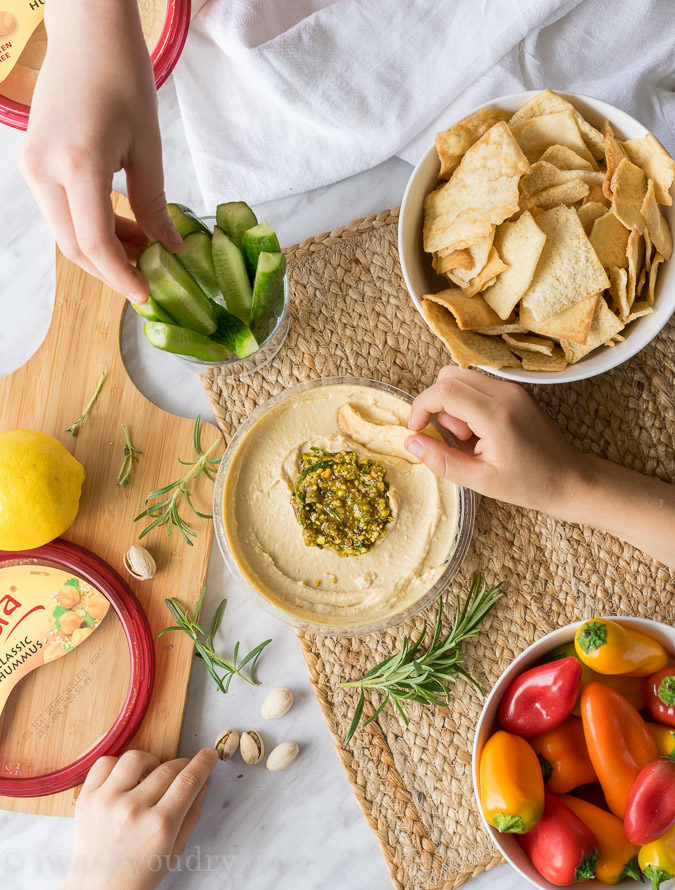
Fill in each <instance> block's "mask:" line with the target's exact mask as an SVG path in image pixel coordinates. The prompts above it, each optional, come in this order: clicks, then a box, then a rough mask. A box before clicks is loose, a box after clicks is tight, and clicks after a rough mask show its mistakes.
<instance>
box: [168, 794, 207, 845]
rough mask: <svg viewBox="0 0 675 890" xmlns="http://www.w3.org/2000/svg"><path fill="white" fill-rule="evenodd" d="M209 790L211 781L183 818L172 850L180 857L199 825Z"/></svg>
mask: <svg viewBox="0 0 675 890" xmlns="http://www.w3.org/2000/svg"><path fill="white" fill-rule="evenodd" d="M208 790H209V783H208V782H207V783H206V784H205V785H204V787H203V788H202V790H201V791H200V792H199V794H198V795H197V797H196V798H195V800H194V803H193V804H192V806H191V807H190V809H189V810H188V811H187V815H186V816H185V818H184V819H183V824H182V825H181V827H180V828H179V830H178V835H177V836H176V841H175V843H174V845H173V850H172V851H171V853H172V854H173V856H175V857H176V858H178V859H179V858H180V857H181V856H182V855H183V853H184V852H185V848H186V847H187V842H188V841H189V840H190V835H191V834H192V832H193V831H194V830H195V828H196V827H197V823H198V822H199V820H200V818H201V815H202V804H203V803H204V798H205V797H206V794H207V792H208Z"/></svg>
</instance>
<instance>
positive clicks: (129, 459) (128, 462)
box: [117, 423, 143, 488]
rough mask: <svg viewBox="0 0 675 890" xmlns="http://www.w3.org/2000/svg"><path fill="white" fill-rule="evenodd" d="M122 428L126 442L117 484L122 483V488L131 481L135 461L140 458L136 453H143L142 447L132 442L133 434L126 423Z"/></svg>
mask: <svg viewBox="0 0 675 890" xmlns="http://www.w3.org/2000/svg"><path fill="white" fill-rule="evenodd" d="M122 429H123V430H124V438H125V439H126V442H125V443H124V457H123V458H122V466H121V467H120V471H119V473H118V474H117V484H118V485H121V486H122V488H124V487H126V486H127V485H128V484H129V483H130V482H131V471H132V469H133V466H134V461H135V460H136V461H137V460H138V457H137V456H136V455H138V454H143V452H142V451H141V450H140V448H134V446H133V445H132V444H131V436H130V435H129V430H128V429H127V427H126V424H124V423H123V424H122Z"/></svg>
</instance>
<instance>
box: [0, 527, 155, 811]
mask: <svg viewBox="0 0 675 890" xmlns="http://www.w3.org/2000/svg"><path fill="white" fill-rule="evenodd" d="M40 576H42V577H40ZM40 597H42V600H40ZM34 602H35V603H37V602H43V603H46V606H45V605H35V606H33V603H34ZM31 606H32V608H31ZM36 628H39V630H37V631H36V630H35V629H36ZM0 644H1V649H0V693H2V695H0V698H2V703H3V704H4V707H3V708H2V711H1V712H0V752H1V754H2V757H1V758H0V795H6V796H8V797H36V796H41V795H47V794H55V793H56V792H59V791H65V790H66V789H68V788H73V787H75V786H76V785H79V784H80V783H81V782H83V781H84V779H85V777H86V775H87V773H88V771H89V769H90V768H91V766H92V764H93V763H94V761H95V760H97V759H98V758H99V757H101V756H102V755H106V754H108V755H116V754H119V753H121V752H122V751H123V750H124V748H125V747H126V746H127V745H128V744H129V742H130V741H131V739H132V738H133V736H134V735H135V733H136V731H137V730H138V728H139V726H140V724H141V721H142V720H143V717H144V716H145V713H146V711H147V709H148V704H149V702H150V695H151V693H152V687H153V682H154V676H155V654H154V645H153V639H152V634H151V632H150V627H149V625H148V622H147V619H146V617H145V614H144V613H143V610H142V609H141V606H140V604H139V602H138V600H137V599H136V597H135V596H134V594H133V593H132V591H131V589H130V588H129V586H128V585H127V584H126V582H125V581H124V580H123V579H122V578H121V577H120V576H119V575H118V574H117V572H115V571H114V570H113V569H112V568H111V567H110V566H109V565H108V564H107V563H105V562H103V560H101V559H99V557H97V556H95V555H94V554H93V553H91V552H90V551H88V550H85V549H84V548H83V547H79V546H77V545H76V544H71V543H70V542H67V541H63V540H56V541H53V542H52V543H51V544H47V545H45V546H44V547H39V548H37V549H35V550H30V551H16V552H8V551H0ZM23 662H26V663H23ZM17 678H18V679H17ZM9 689H11V692H9V695H7V693H8V691H9ZM5 699H6V700H5Z"/></svg>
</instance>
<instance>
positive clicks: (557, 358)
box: [514, 346, 567, 372]
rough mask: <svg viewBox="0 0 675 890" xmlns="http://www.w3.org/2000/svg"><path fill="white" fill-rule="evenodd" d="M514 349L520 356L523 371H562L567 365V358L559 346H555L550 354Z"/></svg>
mask: <svg viewBox="0 0 675 890" xmlns="http://www.w3.org/2000/svg"><path fill="white" fill-rule="evenodd" d="M514 351H515V353H516V355H518V356H520V360H521V361H522V363H523V370H524V371H549V372H551V371H564V370H565V368H566V367H567V358H566V357H565V353H564V352H563V351H562V349H561V348H560V346H556V347H555V348H554V349H553V351H552V352H551V354H550V355H547V354H545V353H541V352H527V351H525V350H520V349H515V350H514Z"/></svg>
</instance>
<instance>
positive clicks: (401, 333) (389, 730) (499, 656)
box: [202, 210, 675, 890]
mask: <svg viewBox="0 0 675 890" xmlns="http://www.w3.org/2000/svg"><path fill="white" fill-rule="evenodd" d="M397 220H398V211H396V210H393V211H386V212H383V213H380V214H378V215H377V216H372V217H369V218H367V219H362V220H357V221H356V222H353V223H351V224H350V225H348V226H344V227H342V228H340V229H336V230H335V231H333V232H331V233H329V234H325V235H320V236H319V237H317V238H312V239H309V240H307V241H304V242H303V243H302V244H299V245H297V246H295V247H292V248H290V249H289V250H288V251H287V252H286V255H287V258H288V274H289V281H290V290H291V294H292V305H293V310H292V321H291V328H290V333H289V336H288V339H287V341H286V344H285V345H284V347H283V349H282V350H281V352H280V353H279V355H278V356H277V357H276V359H274V361H273V362H272V363H271V364H269V365H268V366H267V367H265V368H264V369H263V370H262V371H261V372H260V373H258V374H255V375H252V376H250V377H248V378H245V379H243V380H239V381H228V380H224V379H221V378H219V376H218V369H217V368H211V369H209V370H207V371H205V372H204V374H203V375H202V380H203V383H204V385H205V387H206V391H207V394H208V396H209V398H210V400H211V404H212V406H213V409H214V411H215V413H216V417H217V418H218V423H219V424H220V426H221V428H222V430H223V433H224V434H225V437H226V439H229V437H230V436H231V435H232V433H233V432H234V430H235V429H236V428H237V426H238V425H239V423H240V422H241V421H242V420H243V419H244V417H246V416H247V415H248V414H249V413H250V412H251V411H252V410H253V408H255V407H256V406H257V405H259V404H260V403H261V402H263V401H264V400H266V399H267V398H268V397H269V396H272V395H274V394H275V393H277V392H279V391H280V390H281V389H283V388H286V387H289V386H292V385H294V384H296V383H299V382H302V381H305V380H310V379H313V378H317V377H327V376H335V375H340V374H349V375H355V376H363V377H370V378H376V379H379V380H384V381H387V382H389V383H392V384H394V385H395V386H399V387H401V388H402V389H404V390H407V391H408V392H411V393H413V394H414V393H417V392H419V391H420V390H421V389H422V388H424V387H426V386H428V385H430V384H431V383H432V382H433V380H434V379H435V377H436V375H437V373H438V371H439V369H440V368H441V367H442V366H443V365H444V364H447V363H448V361H449V356H448V354H447V352H446V351H445V348H444V347H443V346H442V344H441V343H440V342H439V341H438V340H437V339H436V338H435V337H434V336H433V335H432V334H431V333H430V331H429V330H428V328H427V326H426V325H425V324H424V322H423V321H422V319H421V318H420V317H419V315H418V314H417V312H416V310H415V308H414V306H413V304H412V301H411V300H410V297H409V295H408V293H407V291H406V288H405V285H404V282H403V279H402V277H401V270H400V267H399V262H398V251H397V246H396V224H397ZM674 342H675V324H673V322H672V321H671V323H670V324H669V325H668V326H667V327H666V329H665V330H664V331H662V333H661V334H660V335H659V337H657V338H656V339H655V340H654V341H653V342H652V343H651V344H650V345H649V346H648V347H647V348H646V349H644V350H643V351H642V352H641V353H640V354H639V355H638V356H636V357H635V358H633V359H632V360H631V361H629V362H627V363H626V364H624V365H622V366H621V367H619V368H615V369H614V370H613V371H610V372H609V373H607V374H604V375H602V376H601V377H596V378H594V379H592V380H585V381H582V382H579V383H571V384H565V385H550V386H538V387H529V388H530V391H531V392H532V394H533V395H534V397H535V399H536V400H537V402H538V403H539V404H540V406H541V407H542V408H543V409H544V410H545V411H546V412H547V413H548V414H549V416H550V417H551V418H552V419H553V420H554V421H555V422H556V423H557V424H558V425H559V426H560V428H561V429H562V431H563V433H564V434H565V436H566V437H567V438H568V439H569V440H570V441H571V442H573V443H574V444H575V445H577V446H578V447H580V448H582V449H583V450H585V451H589V452H593V453H594V454H598V455H602V456H604V457H608V458H610V459H612V460H614V461H617V462H619V463H622V464H624V465H625V466H628V467H632V468H633V469H636V470H639V471H641V472H644V473H648V474H650V475H653V476H658V477H659V478H661V479H666V480H672V479H673V476H674V470H675V450H674V448H673V444H674V443H673V429H674V425H673V419H674V418H675V395H674V388H673V384H674V383H675V380H674V374H673V355H674V351H673V346H674ZM523 472H524V473H526V472H527V468H526V467H524V468H523ZM474 569H480V570H481V571H482V572H483V574H484V575H485V577H486V579H487V580H488V581H489V582H491V583H493V582H496V581H497V580H498V579H501V580H503V582H504V592H505V595H504V597H503V598H502V599H501V600H500V602H499V603H498V605H497V607H496V608H495V609H494V611H493V613H492V614H491V615H490V616H489V617H488V619H487V620H486V621H485V624H484V625H483V628H482V630H481V633H480V635H479V637H478V638H477V639H476V640H475V641H474V642H472V643H471V644H470V645H468V646H466V647H465V648H466V661H467V667H468V669H469V671H470V672H471V673H472V674H473V675H474V676H475V677H476V678H477V679H478V681H479V682H480V683H481V685H482V686H483V688H484V689H486V690H489V689H490V688H491V686H492V685H493V683H494V682H495V680H496V679H497V677H498V676H499V674H500V673H501V672H502V671H503V670H504V669H505V667H506V666H507V665H508V664H509V662H510V661H511V660H512V659H513V658H514V657H515V656H516V655H517V654H518V653H519V652H521V651H522V650H523V649H524V648H525V647H526V646H528V645H529V644H530V643H532V642H533V641H534V640H535V639H537V638H538V637H540V636H542V635H543V634H544V633H547V632H548V631H550V630H553V629H554V628H556V627H560V626H561V625H564V624H567V623H569V622H571V621H574V620H577V619H580V618H583V617H590V616H592V615H593V614H598V613H601V614H616V615H643V616H646V617H649V618H656V619H660V620H662V621H669V622H670V621H672V619H673V609H674V606H673V602H674V599H675V598H674V592H675V584H674V582H673V577H672V575H671V573H670V572H669V571H668V570H667V569H666V568H665V567H664V566H663V565H661V564H660V563H657V562H655V561H653V560H652V559H650V558H649V557H648V556H646V555H645V554H643V553H640V552H638V551H636V550H635V548H633V547H631V546H629V545H627V544H623V543H622V542H620V541H618V540H617V539H616V538H614V537H612V536H610V535H607V534H603V533H601V532H597V531H594V530H592V529H589V528H582V527H579V526H575V525H570V524H568V523H565V522H559V521H557V520H555V519H551V518H550V517H547V516H543V515H541V514H538V513H536V512H533V511H531V510H523V509H521V508H519V507H512V506H510V505H507V504H502V503H500V502H497V501H493V500H489V499H487V498H483V499H482V502H481V504H480V506H479V508H478V511H477V518H476V529H475V534H474V538H473V542H472V545H471V547H470V549H469V553H468V555H467V557H466V560H465V563H464V565H463V567H462V571H461V573H460V574H459V575H458V576H457V577H456V578H455V580H454V582H453V583H452V585H451V586H450V591H449V592H451V593H452V594H454V593H455V592H459V593H460V594H462V595H463V594H464V592H465V591H466V589H467V584H468V581H469V579H470V577H471V573H472V571H473V570H474ZM449 611H450V612H452V609H451V608H450V609H449ZM435 613H436V608H435V607H432V608H430V609H428V610H427V611H426V612H425V613H424V614H421V615H419V616H417V617H416V618H414V619H411V620H410V621H408V622H406V623H405V624H404V625H403V626H401V627H399V628H396V629H395V630H392V631H390V632H387V633H383V634H377V635H376V634H373V635H370V636H367V637H362V638H353V639H348V638H329V637H313V636H310V635H308V634H299V639H300V643H301V645H302V648H303V652H304V655H305V658H306V660H307V665H308V668H309V676H310V680H311V683H312V686H313V687H314V691H315V693H316V695H317V698H318V700H319V703H320V705H321V708H322V710H323V714H324V717H325V719H326V722H327V723H328V725H329V727H330V729H331V732H332V733H333V736H334V738H335V742H336V746H337V750H338V752H339V755H340V757H341V759H342V763H343V765H344V767H345V770H346V772H347V776H348V777H349V781H350V782H351V784H352V787H353V789H354V793H355V794H356V797H357V799H358V801H359V803H360V805H361V807H362V809H363V812H364V813H365V815H366V818H367V819H368V822H369V823H370V826H371V828H372V829H373V831H374V832H375V834H376V835H377V838H378V841H379V842H380V845H381V847H382V850H383V852H384V855H385V857H386V860H387V864H388V866H389V870H390V873H391V877H392V879H393V882H394V885H395V886H396V887H399V888H448V890H449V888H454V887H458V886H459V885H460V884H462V883H464V882H465V881H467V880H468V879H469V878H472V877H474V876H475V875H478V874H480V873H481V872H483V871H485V870H486V869H489V868H492V867H493V866H495V865H497V864H499V863H500V862H501V861H502V860H501V857H500V856H499V854H497V852H496V851H495V849H494V847H493V845H492V843H491V841H490V839H489V837H488V835H487V833H486V832H485V831H484V829H483V828H482V826H481V823H480V819H479V816H478V812H477V809H476V804H475V802H474V798H473V791H472V783H471V745H472V742H473V731H474V726H475V724H476V721H477V718H478V715H479V713H480V709H481V700H480V698H479V696H478V695H477V694H475V693H474V692H472V691H471V689H470V688H468V687H467V685H466V684H465V683H464V681H463V680H461V679H460V680H459V681H458V683H457V687H456V693H455V696H454V701H453V705H452V708H451V709H449V710H446V709H442V710H433V709H431V708H422V707H421V706H419V705H413V706H412V708H411V713H412V719H411V721H410V725H409V727H408V728H405V727H404V726H403V724H402V723H401V721H400V720H399V719H398V718H397V717H395V716H392V715H391V714H389V713H382V714H381V715H380V716H379V717H378V719H377V721H376V722H374V723H372V724H371V725H370V726H369V727H367V728H366V729H363V730H360V731H359V732H358V733H357V735H356V736H355V738H354V740H353V741H352V743H351V744H350V746H349V747H348V748H347V749H346V750H343V749H342V740H343V738H344V735H345V732H346V730H347V727H348V725H349V721H350V717H351V713H352V709H353V707H354V705H355V703H356V699H357V696H356V694H354V692H353V691H352V690H342V689H339V688H338V683H340V682H341V681H343V680H347V679H356V678H358V677H360V676H361V675H362V674H363V673H364V671H365V670H367V669H368V668H369V667H372V665H374V664H375V663H376V662H378V661H380V660H381V659H382V658H384V657H385V656H387V655H388V654H390V653H391V652H393V651H394V650H396V649H398V648H399V647H400V644H401V640H402V638H403V635H404V634H405V633H407V634H408V635H410V636H414V635H415V634H417V633H418V632H419V631H420V630H421V627H422V625H423V623H424V621H425V620H429V619H432V620H433V617H434V615H435ZM366 710H367V709H366ZM370 713H372V710H371V711H370Z"/></svg>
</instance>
